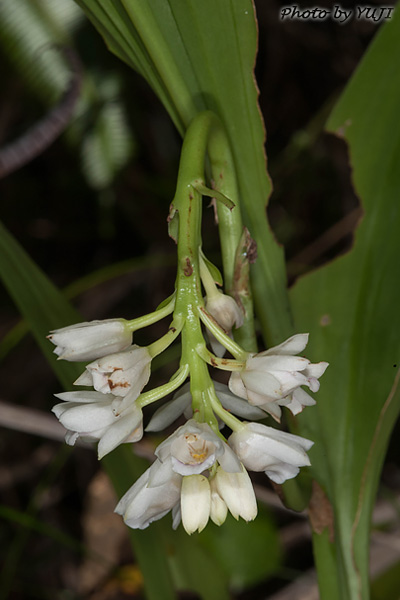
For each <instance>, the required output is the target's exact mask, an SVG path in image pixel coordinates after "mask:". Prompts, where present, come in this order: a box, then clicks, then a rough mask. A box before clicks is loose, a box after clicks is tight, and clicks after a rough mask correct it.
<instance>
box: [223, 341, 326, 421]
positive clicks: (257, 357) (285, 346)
mask: <svg viewBox="0 0 400 600" xmlns="http://www.w3.org/2000/svg"><path fill="white" fill-rule="evenodd" d="M307 342H308V334H306V333H303V334H297V335H293V336H292V337H291V338H289V339H287V340H286V341H285V342H283V343H282V344H279V346H274V347H273V348H270V349H269V350H266V351H265V352H260V353H259V354H250V355H249V357H248V359H247V361H246V364H245V367H244V368H243V369H242V370H241V371H234V372H232V374H231V377H230V379H229V389H230V390H231V392H233V393H234V394H236V395H237V396H240V397H241V398H245V399H246V400H247V401H248V402H249V403H250V404H252V405H253V406H259V407H260V408H262V409H263V410H265V411H266V412H267V413H269V414H271V415H272V416H273V417H274V419H276V420H277V421H279V420H280V416H281V412H282V411H281V408H280V407H281V406H286V407H287V408H289V410H291V412H292V413H293V414H297V413H299V412H301V410H302V409H303V407H304V406H311V405H313V404H315V400H314V399H313V398H312V397H311V396H310V395H309V394H307V393H306V392H305V391H304V390H302V389H301V386H306V387H308V388H309V389H310V390H311V391H312V392H317V391H318V390H319V385H320V384H319V381H318V379H319V378H320V377H321V375H323V373H324V372H325V370H326V368H327V367H328V363H327V362H320V363H317V364H312V363H311V362H310V361H309V360H308V359H307V358H303V357H300V356H295V355H296V354H298V353H299V352H302V351H303V350H304V348H305V347H306V345H307Z"/></svg>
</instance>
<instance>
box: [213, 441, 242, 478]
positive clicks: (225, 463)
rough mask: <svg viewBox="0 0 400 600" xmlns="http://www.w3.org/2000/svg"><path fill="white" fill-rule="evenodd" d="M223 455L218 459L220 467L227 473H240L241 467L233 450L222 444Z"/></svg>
mask: <svg viewBox="0 0 400 600" xmlns="http://www.w3.org/2000/svg"><path fill="white" fill-rule="evenodd" d="M224 450H225V451H224V453H223V454H222V455H221V456H220V457H219V458H218V462H219V464H220V465H221V467H222V468H223V469H224V471H226V472H227V473H240V472H241V471H242V465H241V464H240V460H239V459H238V457H237V456H236V454H235V453H234V452H233V450H232V449H231V448H230V447H229V446H228V444H226V443H225V442H224Z"/></svg>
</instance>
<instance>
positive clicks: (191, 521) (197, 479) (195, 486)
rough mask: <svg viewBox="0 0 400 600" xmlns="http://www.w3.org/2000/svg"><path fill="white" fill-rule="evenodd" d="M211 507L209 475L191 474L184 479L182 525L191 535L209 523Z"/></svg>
mask: <svg viewBox="0 0 400 600" xmlns="http://www.w3.org/2000/svg"><path fill="white" fill-rule="evenodd" d="M210 509H211V491H210V484H209V483H208V479H207V477H204V476H203V475H190V476H189V477H184V478H183V479H182V491H181V515H182V525H183V527H184V529H185V531H186V533H188V534H189V535H191V534H192V533H194V532H195V531H198V532H199V533H200V531H202V530H203V529H204V527H205V526H206V525H207V523H208V519H209V517H210Z"/></svg>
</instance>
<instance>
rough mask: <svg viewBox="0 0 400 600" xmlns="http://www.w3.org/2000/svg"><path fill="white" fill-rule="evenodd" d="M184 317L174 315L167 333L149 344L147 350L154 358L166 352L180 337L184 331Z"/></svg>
mask: <svg viewBox="0 0 400 600" xmlns="http://www.w3.org/2000/svg"><path fill="white" fill-rule="evenodd" d="M184 322H185V321H184V319H182V318H181V317H177V316H175V317H174V320H173V321H172V323H171V325H170V326H169V329H168V331H167V333H166V334H165V335H163V336H162V337H160V339H158V340H156V341H155V342H153V343H152V344H150V345H149V346H147V350H148V352H149V354H150V356H151V357H152V358H154V357H155V356H158V355H159V354H161V352H164V350H166V349H167V348H168V346H170V345H171V344H172V342H173V341H174V340H175V339H176V338H177V337H178V335H179V334H180V332H181V331H182V327H183V325H184Z"/></svg>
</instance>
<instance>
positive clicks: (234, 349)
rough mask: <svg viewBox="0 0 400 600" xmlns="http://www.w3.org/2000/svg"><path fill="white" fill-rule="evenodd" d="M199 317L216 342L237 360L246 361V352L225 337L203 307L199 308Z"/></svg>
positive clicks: (227, 336)
mask: <svg viewBox="0 0 400 600" xmlns="http://www.w3.org/2000/svg"><path fill="white" fill-rule="evenodd" d="M199 315H200V319H201V320H202V321H203V323H204V325H205V326H206V327H207V329H209V330H210V331H211V333H212V334H213V335H214V336H215V337H216V338H217V340H218V341H219V342H220V343H221V344H222V345H223V346H224V347H225V348H226V349H227V350H228V352H230V353H231V354H232V356H235V357H236V358H237V359H238V360H241V361H246V359H247V357H248V352H246V350H243V348H242V347H241V346H239V344H236V342H234V341H233V340H232V339H231V338H230V337H229V335H227V334H226V333H225V332H224V331H223V329H222V328H221V327H220V326H219V325H218V323H217V322H216V321H215V319H213V318H212V317H211V315H209V314H208V313H207V311H206V310H205V308H204V307H203V306H200V307H199Z"/></svg>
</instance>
